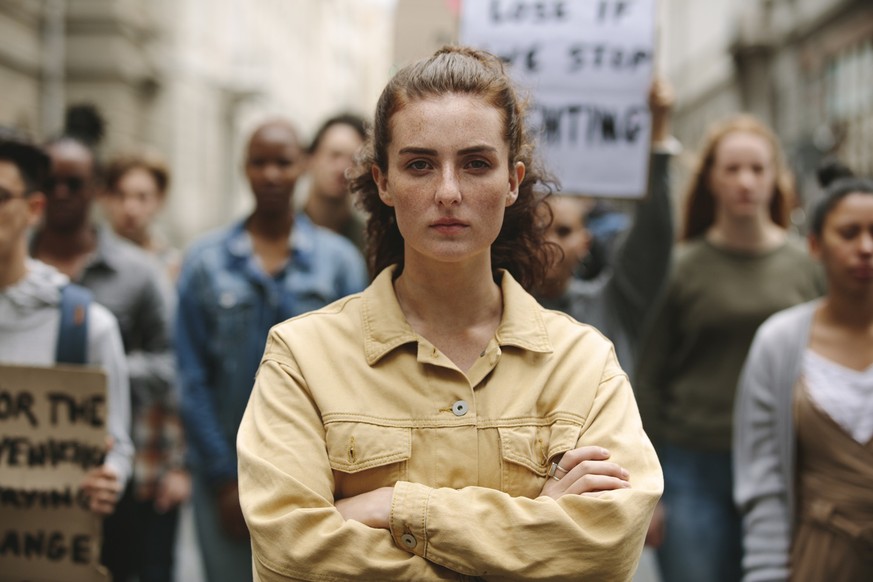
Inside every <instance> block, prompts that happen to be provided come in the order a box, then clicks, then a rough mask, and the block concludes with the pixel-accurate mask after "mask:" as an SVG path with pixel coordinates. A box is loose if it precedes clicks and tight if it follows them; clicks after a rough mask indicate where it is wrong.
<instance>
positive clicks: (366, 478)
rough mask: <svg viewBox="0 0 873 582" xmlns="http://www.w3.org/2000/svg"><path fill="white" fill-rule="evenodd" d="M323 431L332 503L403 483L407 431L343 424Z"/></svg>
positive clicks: (409, 445)
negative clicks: (332, 481)
mask: <svg viewBox="0 0 873 582" xmlns="http://www.w3.org/2000/svg"><path fill="white" fill-rule="evenodd" d="M324 428H325V431H326V432H325V442H326V444H327V455H328V460H329V461H330V468H331V469H332V470H333V476H334V483H335V487H334V498H335V499H344V498H346V497H352V496H354V495H358V494H360V493H366V492H367V491H372V490H374V489H378V488H379V487H390V486H392V485H394V484H395V483H397V482H398V481H403V480H405V479H406V475H407V466H408V463H409V456H410V454H411V452H412V434H411V429H408V428H397V427H391V426H379V425H375V424H366V423H361V422H344V421H339V422H331V423H328V424H325V427H324Z"/></svg>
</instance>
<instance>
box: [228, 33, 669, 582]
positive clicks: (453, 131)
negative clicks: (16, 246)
mask: <svg viewBox="0 0 873 582" xmlns="http://www.w3.org/2000/svg"><path fill="white" fill-rule="evenodd" d="M523 115H524V109H523V106H522V104H521V102H520V101H519V99H518V97H517V95H516V93H515V90H514V88H513V87H512V85H511V82H510V80H509V77H508V76H507V75H506V73H505V72H504V69H503V65H502V64H501V62H500V61H499V60H498V59H497V58H496V57H494V56H492V55H489V54H487V53H484V52H480V51H476V50H472V49H468V48H462V47H446V48H443V49H441V50H440V51H438V52H437V53H436V54H435V55H433V56H432V57H430V58H429V59H425V60H422V61H419V62H418V63H415V64H413V65H410V66H408V67H406V68H404V69H402V70H401V71H399V72H398V73H397V74H396V75H395V77H394V78H393V79H392V80H391V81H390V82H389V84H388V86H387V87H386V89H385V90H384V92H383V93H382V96H381V98H380V100H379V104H378V106H377V111H376V116H375V128H374V135H373V137H372V138H371V140H370V141H368V143H367V145H366V146H365V150H364V153H363V157H362V158H361V160H360V161H359V163H358V165H357V168H356V172H355V176H354V179H353V184H352V190H353V191H354V192H356V193H357V194H358V195H359V196H360V199H361V202H362V205H363V207H364V209H365V210H367V211H368V212H369V214H370V219H369V222H368V228H367V234H368V244H369V259H370V264H371V267H372V268H373V270H374V272H376V273H379V274H378V276H377V278H376V279H375V281H374V282H373V283H372V284H371V285H370V287H368V288H367V289H366V290H365V291H364V292H363V293H361V294H357V295H352V296H349V297H347V298H345V299H342V300H340V301H338V302H336V303H334V304H333V305H331V306H328V307H326V308H324V309H322V310H319V311H316V312H313V313H310V314H307V315H303V316H301V317H297V318H295V319H292V320H290V321H288V322H285V323H283V324H280V325H279V326H277V327H275V328H274V329H273V331H272V332H271V334H270V338H269V340H268V343H267V347H266V351H265V354H264V359H263V361H262V363H261V367H260V370H259V372H258V376H257V379H256V382H255V387H254V390H253V392H252V396H251V399H250V401H249V405H248V409H247V410H246V414H245V417H244V418H243V422H242V425H241V427H240V431H239V436H238V440H237V447H238V450H239V477H240V501H241V505H242V508H243V512H244V514H245V516H246V521H247V523H248V527H249V530H250V532H251V536H252V548H253V554H254V569H255V572H256V577H257V578H258V579H260V580H262V581H267V580H270V581H278V580H289V579H302V580H326V579H330V580H436V579H442V580H459V579H467V577H469V576H473V577H477V576H478V577H484V578H489V577H492V576H493V577H494V578H499V579H520V578H526V579H552V580H556V579H564V580H567V579H590V580H629V579H630V578H631V576H632V575H633V572H634V570H635V569H636V565H637V561H638V559H639V556H640V552H641V550H642V543H643V538H644V535H645V529H646V525H647V524H648V522H649V519H650V517H651V511H652V509H653V507H654V505H655V502H656V500H657V498H658V496H659V494H660V491H661V473H660V469H659V467H658V464H657V459H656V457H655V453H654V450H653V448H652V446H651V444H650V442H649V440H648V438H647V437H646V435H645V433H644V432H643V430H642V424H641V422H640V420H639V417H638V414H637V412H636V404H635V402H634V398H633V393H632V390H631V387H630V384H629V383H628V380H627V376H626V375H625V374H624V372H623V371H622V370H621V368H620V367H619V366H618V363H617V361H616V358H615V354H614V351H613V349H612V346H611V345H610V343H609V342H608V341H606V340H605V339H604V338H603V336H602V335H600V334H599V333H598V332H597V331H595V330H594V329H593V328H591V327H588V326H586V325H582V324H579V323H577V322H575V321H574V320H572V319H571V318H569V317H568V316H565V315H563V314H558V313H554V312H549V311H546V310H544V309H542V308H541V307H540V306H539V305H538V304H537V303H536V301H535V300H534V299H533V298H532V297H531V296H530V295H529V294H528V292H527V291H526V290H525V289H526V288H530V287H531V286H532V285H533V284H535V283H536V282H537V280H538V279H539V278H541V277H542V276H543V274H544V271H545V260H546V259H547V256H546V254H547V251H548V248H549V247H548V245H547V244H545V242H544V240H543V232H542V224H541V221H540V220H538V217H537V210H538V208H539V206H540V204H541V203H542V198H543V191H542V190H543V187H542V186H539V188H538V187H537V185H538V183H541V181H542V179H541V178H542V174H541V173H540V171H539V169H538V168H537V166H536V165H534V164H533V160H532V151H531V145H530V141H529V140H528V137H527V135H526V132H525V126H524V117H523ZM607 459H609V461H607Z"/></svg>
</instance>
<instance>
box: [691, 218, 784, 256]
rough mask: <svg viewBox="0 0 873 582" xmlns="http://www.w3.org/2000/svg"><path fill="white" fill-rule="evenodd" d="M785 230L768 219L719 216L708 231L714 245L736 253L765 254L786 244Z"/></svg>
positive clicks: (709, 238)
mask: <svg viewBox="0 0 873 582" xmlns="http://www.w3.org/2000/svg"><path fill="white" fill-rule="evenodd" d="M785 237H786V233H785V229H783V228H782V227H780V226H778V225H777V224H775V223H774V222H773V221H772V220H770V218H769V216H768V217H748V218H739V219H738V218H728V217H725V216H717V217H716V220H715V222H714V223H713V225H712V226H710V227H709V229H708V230H707V231H706V239H707V240H708V241H709V242H711V243H712V244H714V245H716V246H719V247H723V248H727V249H730V250H736V251H745V252H753V253H757V252H764V251H769V250H772V249H774V248H776V247H778V246H780V245H781V244H782V243H784V242H785Z"/></svg>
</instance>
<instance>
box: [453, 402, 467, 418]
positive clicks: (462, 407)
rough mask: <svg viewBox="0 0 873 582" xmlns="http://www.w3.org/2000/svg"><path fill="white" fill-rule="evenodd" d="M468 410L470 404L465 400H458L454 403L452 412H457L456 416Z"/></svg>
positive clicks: (462, 414)
mask: <svg viewBox="0 0 873 582" xmlns="http://www.w3.org/2000/svg"><path fill="white" fill-rule="evenodd" d="M468 410H470V406H469V405H468V404H467V403H466V402H465V401H463V400H458V401H457V402H455V403H454V404H452V412H454V413H455V416H464V415H465V414H467V411H468Z"/></svg>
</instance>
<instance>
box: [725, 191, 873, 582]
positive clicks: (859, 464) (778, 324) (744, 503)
mask: <svg viewBox="0 0 873 582" xmlns="http://www.w3.org/2000/svg"><path fill="white" fill-rule="evenodd" d="M810 230H811V232H810V235H809V245H810V249H811V251H812V253H813V255H814V256H815V257H816V258H818V259H819V261H821V263H822V265H823V266H824V271H825V273H826V275H827V287H828V292H827V294H826V295H825V296H824V298H823V299H821V300H816V301H812V302H809V303H804V304H802V305H798V306H796V307H793V308H791V309H787V310H785V311H782V312H780V313H777V314H776V315H774V316H773V317H771V318H770V319H768V320H767V322H765V323H764V324H763V325H762V326H761V328H760V329H759V330H758V333H757V335H756V336H755V341H754V343H753V344H752V348H751V351H750V352H749V357H748V359H747V361H746V365H745V367H744V369H743V374H742V376H741V379H740V386H739V395H738V402H737V411H736V415H735V418H734V471H735V473H736V485H735V492H736V500H737V503H738V504H739V507H740V509H741V510H742V512H743V514H744V526H745V528H744V529H745V535H744V542H745V544H744V545H745V551H746V560H745V574H746V576H745V579H746V580H748V581H753V580H792V581H795V582H801V581H802V582H807V581H808V582H814V581H815V582H818V581H821V580H828V581H829V582H860V581H861V580H869V579H870V573H871V572H873V525H871V524H873V181H871V180H860V179H852V178H842V179H840V180H838V181H836V182H835V183H833V184H832V185H831V186H830V187H829V188H828V190H827V192H826V194H825V197H824V199H822V200H821V201H820V202H819V204H818V206H817V207H816V209H815V211H814V213H813V215H812V225H811V229H810Z"/></svg>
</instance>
